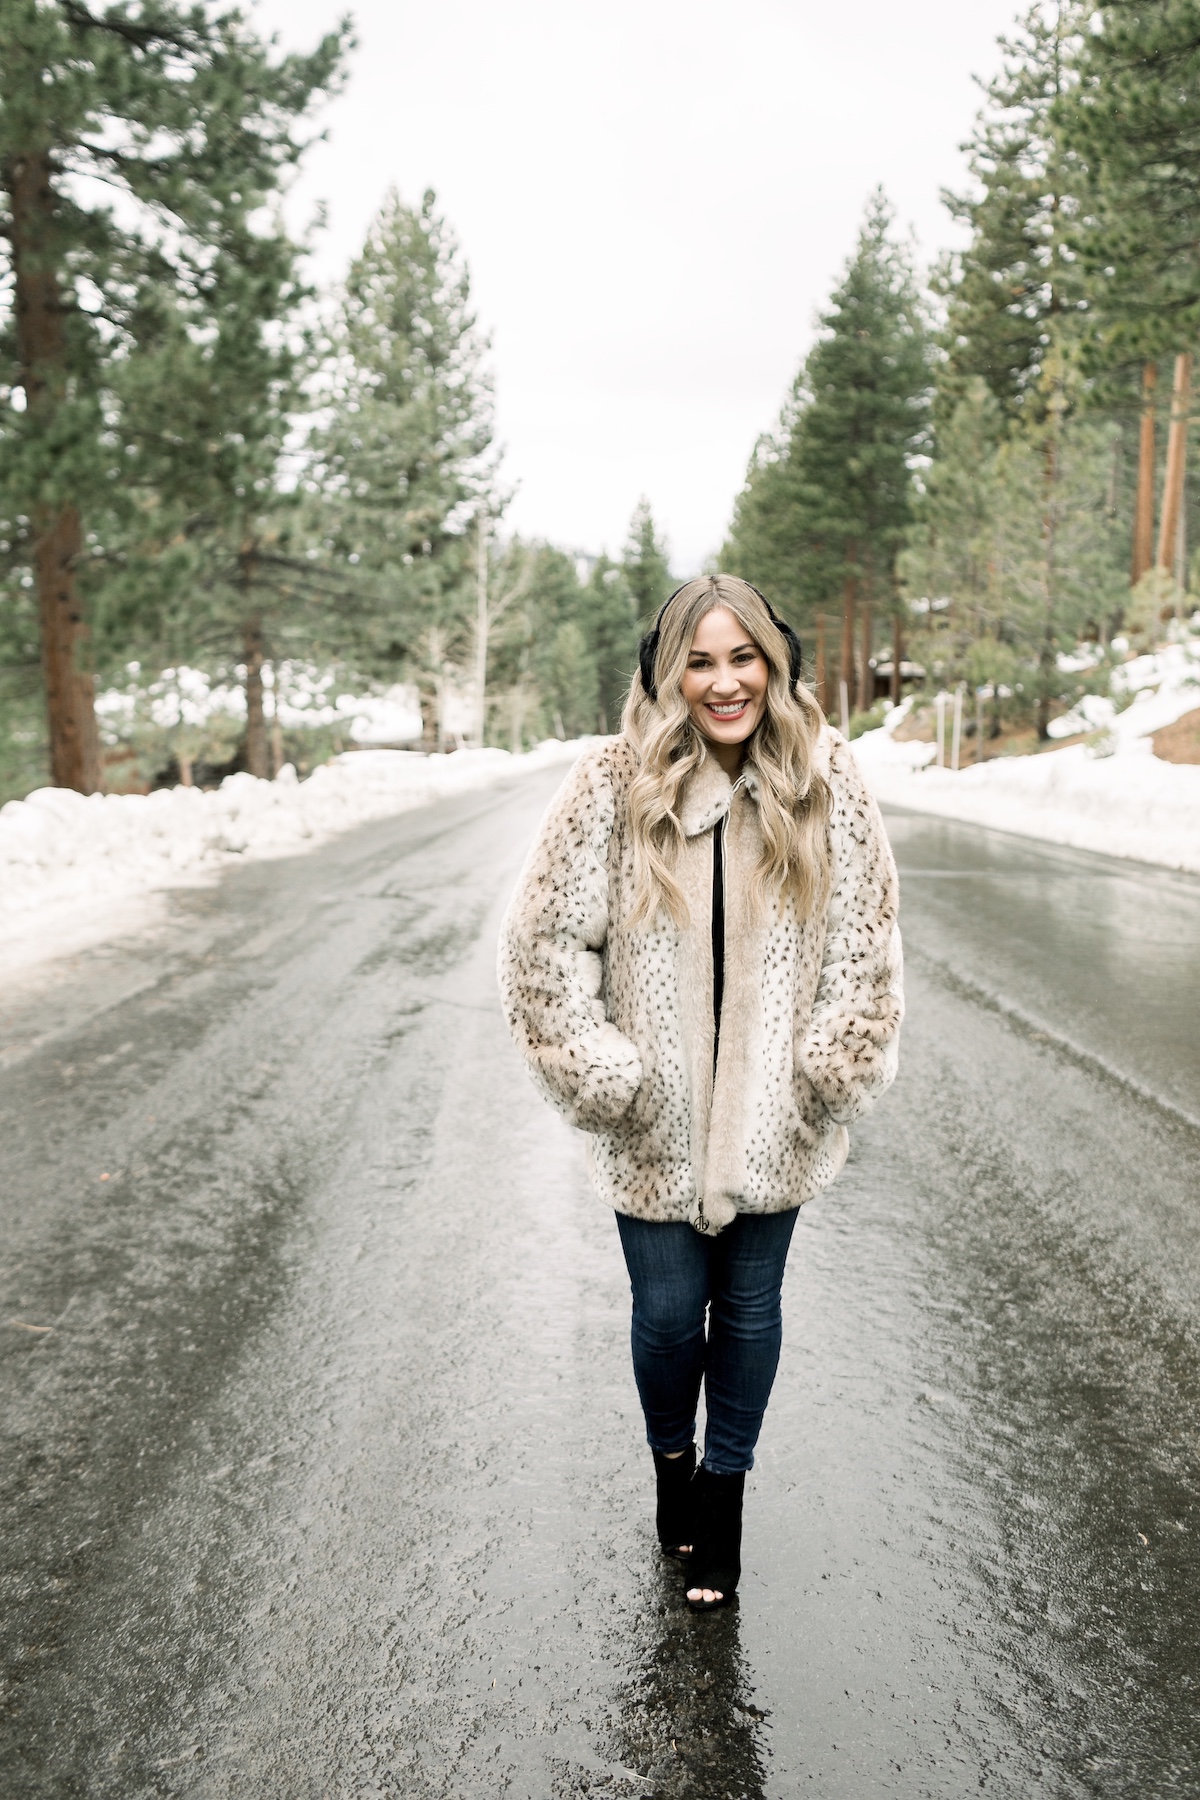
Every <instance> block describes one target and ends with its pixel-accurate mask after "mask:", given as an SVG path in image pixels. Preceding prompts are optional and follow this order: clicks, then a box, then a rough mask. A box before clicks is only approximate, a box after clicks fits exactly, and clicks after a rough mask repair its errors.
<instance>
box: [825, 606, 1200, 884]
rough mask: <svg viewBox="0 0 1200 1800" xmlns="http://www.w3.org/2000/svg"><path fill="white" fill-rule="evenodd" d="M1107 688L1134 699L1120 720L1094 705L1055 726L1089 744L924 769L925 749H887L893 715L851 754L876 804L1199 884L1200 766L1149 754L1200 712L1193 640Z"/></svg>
mask: <svg viewBox="0 0 1200 1800" xmlns="http://www.w3.org/2000/svg"><path fill="white" fill-rule="evenodd" d="M1113 688H1114V690H1115V691H1116V692H1117V694H1118V695H1119V696H1124V695H1126V694H1131V695H1132V696H1133V698H1132V701H1131V703H1130V704H1129V705H1128V706H1126V707H1124V709H1123V710H1122V711H1120V712H1118V711H1117V710H1116V707H1115V706H1114V705H1113V703H1112V702H1111V701H1103V700H1101V699H1100V698H1099V697H1096V696H1091V697H1088V698H1087V699H1085V700H1083V701H1081V702H1080V703H1079V705H1078V707H1076V708H1074V709H1073V713H1072V714H1068V715H1067V716H1066V718H1065V719H1062V720H1059V721H1057V723H1058V725H1059V728H1060V729H1059V732H1058V733H1057V734H1056V735H1061V736H1069V735H1071V733H1072V732H1074V731H1080V730H1090V731H1094V732H1097V733H1098V734H1102V735H1098V736H1097V738H1096V740H1095V741H1094V742H1093V743H1091V744H1072V745H1068V746H1066V747H1065V748H1064V749H1061V750H1054V751H1044V752H1043V753H1042V754H1040V755H1037V756H998V757H996V758H995V759H994V760H993V761H991V762H984V763H982V764H973V765H972V766H971V767H970V768H966V769H961V770H959V771H958V772H957V773H955V772H954V771H952V770H950V769H938V768H933V767H931V766H929V765H930V764H931V763H932V762H933V760H934V751H933V748H932V746H931V745H929V744H897V743H895V742H894V741H893V739H892V732H893V731H894V729H895V724H896V723H898V721H897V720H896V719H895V714H894V713H893V714H889V715H888V718H887V719H886V721H885V722H884V724H883V725H882V726H881V727H880V728H879V729H878V730H876V731H868V732H864V734H863V736H862V737H860V738H856V739H855V740H854V742H853V744H852V745H851V749H852V750H853V751H854V754H855V756H856V758H857V760H858V763H859V767H860V768H861V769H862V772H863V776H864V778H865V780H866V782H867V785H868V786H869V787H870V788H871V791H872V792H873V793H874V795H875V797H876V799H877V800H879V801H881V802H883V803H884V804H891V805H893V806H903V807H908V808H910V809H911V810H913V811H914V812H924V813H936V814H938V815H939V816H940V817H942V818H947V819H962V820H965V821H967V822H969V823H971V824H976V825H988V826H991V827H993V828H994V829H996V830H998V831H1012V832H1017V833H1019V834H1020V835H1021V836H1024V837H1033V838H1041V839H1043V840H1046V841H1048V842H1050V843H1055V844H1067V845H1070V846H1072V847H1073V848H1074V849H1077V850H1097V851H1101V852H1102V853H1104V854H1106V855H1108V856H1122V857H1129V858H1131V859H1132V860H1134V861H1136V862H1149V863H1160V864H1162V865H1163V866H1165V867H1166V868H1170V869H1184V870H1189V871H1192V872H1193V873H1200V764H1186V763H1168V762H1163V761H1160V760H1159V758H1158V757H1156V756H1155V755H1154V754H1153V746H1152V745H1151V743H1150V737H1151V734H1152V733H1153V732H1155V731H1159V730H1161V729H1162V728H1163V727H1164V726H1166V725H1171V724H1173V723H1174V721H1175V720H1176V719H1178V718H1180V717H1182V715H1183V714H1184V713H1187V712H1190V711H1192V709H1193V708H1195V707H1200V641H1198V640H1196V639H1192V640H1191V641H1189V642H1185V643H1179V644H1170V645H1168V646H1166V647H1165V648H1164V649H1162V650H1159V651H1156V652H1154V653H1153V654H1152V655H1147V656H1139V657H1137V658H1135V659H1134V660H1133V661H1131V662H1128V663H1124V664H1122V665H1121V667H1120V668H1119V669H1118V670H1117V671H1116V672H1115V674H1114V677H1113ZM900 710H901V709H900V708H897V709H896V712H899V711H900ZM1068 722H1070V723H1068ZM1052 730H1053V727H1052ZM914 751H920V752H922V753H923V755H922V757H921V758H920V759H919V760H918V758H917V757H916V756H914V755H913V754H912V753H913V752H914Z"/></svg>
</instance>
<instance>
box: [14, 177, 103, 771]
mask: <svg viewBox="0 0 1200 1800" xmlns="http://www.w3.org/2000/svg"><path fill="white" fill-rule="evenodd" d="M50 175H51V169H50V157H49V154H48V152H46V151H44V150H41V151H34V152H31V153H29V154H27V155H24V156H18V157H15V158H13V160H12V161H11V162H10V163H9V165H8V168H7V169H6V171H5V176H6V186H7V187H8V192H9V197H10V201H11V206H12V222H11V236H10V243H11V246H12V251H11V254H12V264H13V275H14V301H15V306H14V313H15V321H16V336H17V354H18V357H19V359H20V364H21V376H20V379H21V384H22V386H23V387H24V390H25V405H26V410H27V412H28V414H29V422H30V426H31V428H32V430H33V432H34V434H35V435H37V436H38V437H41V438H43V439H44V440H48V439H49V438H50V437H51V435H52V432H53V425H54V420H55V415H56V414H57V413H58V410H59V408H60V406H61V404H62V402H63V399H64V397H65V395H66V390H67V345H66V336H65V333H64V330H63V303H62V295H61V291H60V288H59V282H58V271H57V266H56V263H55V246H54V235H55V211H56V206H57V201H56V196H55V193H54V188H53V185H52V183H51V179H50ZM31 513H32V519H33V528H34V555H33V566H34V581H35V584H36V589H37V599H38V616H39V621H40V627H41V648H42V674H43V680H44V683H45V692H46V718H47V724H48V726H49V735H50V778H51V780H52V781H53V782H54V784H55V786H56V787H69V788H75V789H76V790H77V791H78V792H79V793H81V794H95V793H98V792H99V791H100V790H101V788H102V787H103V771H102V766H101V760H100V733H99V731H98V729H97V726H96V704H95V682H94V681H93V678H92V675H91V672H90V671H89V669H88V668H87V666H86V662H85V652H86V649H87V637H88V632H87V625H86V622H85V620H84V616H83V603H82V600H81V598H80V594H79V577H78V572H77V565H78V562H79V557H80V554H81V552H82V549H83V527H82V524H81V522H80V517H79V509H78V507H77V506H74V505H72V504H71V503H70V502H69V501H65V500H63V499H62V497H61V496H50V497H47V498H45V499H42V500H39V501H35V502H34V504H33V506H32V508H31Z"/></svg>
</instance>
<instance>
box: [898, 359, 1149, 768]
mask: <svg viewBox="0 0 1200 1800" xmlns="http://www.w3.org/2000/svg"><path fill="white" fill-rule="evenodd" d="M1042 381H1043V383H1044V384H1045V386H1046V388H1047V389H1048V390H1049V391H1048V393H1047V394H1046V395H1045V396H1043V397H1041V398H1040V399H1039V403H1038V404H1037V406H1036V407H1035V408H1033V409H1031V411H1030V413H1029V414H1028V416H1026V417H1024V418H1022V419H1021V420H1020V421H1019V422H1018V423H1017V424H1016V425H1014V426H1013V427H1011V428H1010V429H1009V430H1008V432H1007V433H1004V434H1001V433H1000V431H999V430H998V418H997V415H998V413H999V403H998V401H997V400H996V398H995V396H994V395H993V394H992V393H991V391H990V389H989V388H988V387H987V385H986V384H985V382H984V381H983V379H982V377H979V376H976V377H975V379H974V380H973V381H972V383H971V384H970V385H969V387H968V389H967V392H966V394H965V395H964V396H963V398H962V399H961V400H960V401H959V403H958V406H957V407H956V409H955V411H954V412H953V413H952V414H951V415H950V417H949V419H948V420H947V421H946V423H945V425H944V426H943V428H942V429H941V431H940V432H939V434H938V455H937V459H936V460H935V461H934V463H933V464H932V466H931V468H930V469H929V471H928V473H927V475H926V477H925V481H924V487H923V492H922V494H921V497H920V500H919V502H918V505H917V516H916V519H915V521H914V525H913V528H912V531H911V534H910V544H909V548H908V549H907V550H906V551H905V552H904V554H903V555H902V557H901V559H900V570H901V575H902V577H903V581H904V585H905V589H906V591H907V594H908V596H909V598H910V600H912V601H915V602H917V603H918V605H920V607H921V608H922V612H921V613H920V614H918V615H917V618H918V621H919V630H918V634H917V636H916V638H915V640H914V645H913V648H914V652H915V654H916V655H917V656H918V657H919V658H920V659H921V661H923V662H924V663H925V664H926V666H927V667H928V668H929V669H930V670H931V672H932V673H933V675H934V677H935V678H936V680H937V681H938V682H939V683H942V684H943V685H945V684H949V683H951V682H955V681H958V680H963V679H965V680H967V681H968V682H970V683H971V685H973V686H979V685H981V684H984V683H990V684H992V685H993V686H995V685H997V684H998V683H1000V682H1004V683H1005V684H1006V685H1008V686H1009V687H1011V688H1012V689H1013V690H1014V691H1015V692H1016V695H1017V704H1018V706H1020V707H1021V708H1023V709H1024V710H1025V711H1027V712H1032V713H1033V714H1034V716H1035V718H1036V723H1037V728H1038V733H1039V736H1040V737H1042V738H1045V737H1046V736H1047V735H1048V732H1047V727H1048V724H1049V719H1050V709H1051V706H1052V704H1053V702H1054V701H1055V700H1057V699H1060V698H1063V697H1070V696H1071V695H1072V694H1073V693H1074V692H1075V691H1077V690H1078V686H1079V677H1078V676H1077V675H1073V674H1072V673H1071V672H1070V671H1069V670H1064V669H1063V668H1062V666H1061V665H1060V660H1059V659H1060V657H1062V656H1063V654H1064V653H1067V652H1073V651H1074V650H1075V649H1076V647H1077V645H1078V642H1079V640H1080V638H1081V637H1082V636H1084V635H1091V636H1093V637H1102V636H1103V635H1104V633H1105V629H1106V625H1107V622H1108V621H1109V619H1110V618H1111V617H1112V616H1113V615H1114V614H1115V613H1116V612H1117V611H1118V609H1119V607H1120V604H1121V600H1122V597H1123V593H1124V568H1123V563H1124V556H1123V532H1122V527H1121V523H1120V521H1119V519H1118V518H1117V516H1116V514H1115V511H1114V509H1113V507H1112V505H1111V486H1112V467H1113V441H1114V435H1115V433H1116V432H1117V431H1118V429H1119V428H1118V427H1117V426H1116V425H1115V424H1114V423H1112V422H1111V421H1106V420H1104V419H1098V418H1093V417H1091V416H1089V415H1088V414H1087V413H1086V412H1085V411H1083V410H1082V409H1080V408H1078V407H1071V406H1069V405H1068V403H1067V394H1068V393H1069V389H1070V381H1071V376H1070V373H1069V371H1065V370H1064V368H1063V366H1062V361H1061V357H1060V355H1059V353H1057V352H1050V353H1048V355H1047V357H1046V359H1045V366H1044V369H1043V374H1042Z"/></svg>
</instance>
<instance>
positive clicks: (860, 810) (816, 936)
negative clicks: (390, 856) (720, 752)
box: [499, 727, 903, 1234]
mask: <svg viewBox="0 0 1200 1800" xmlns="http://www.w3.org/2000/svg"><path fill="white" fill-rule="evenodd" d="M816 763H817V767H818V769H819V771H820V772H821V773H822V774H823V775H824V776H825V778H826V780H827V781H828V783H829V785H830V788H831V790H832V794H833V809H832V816H831V818H830V823H829V843H830V851H831V858H832V882H831V889H830V895H829V900H828V903H827V904H826V906H825V907H824V909H823V910H822V911H821V912H820V913H819V914H815V915H813V916H811V917H808V918H800V917H798V916H797V914H796V911H795V908H794V906H792V905H791V904H790V903H789V905H788V906H787V907H786V908H784V909H783V910H782V911H781V912H771V911H768V912H767V914H766V916H764V917H763V918H761V919H759V918H755V917H753V916H752V915H751V908H750V905H749V899H748V876H749V874H750V872H751V871H752V870H753V868H754V867H755V866H756V864H757V862H758V858H759V854H760V851H761V845H762V838H761V834H760V831H759V826H758V808H757V804H756V801H755V794H756V792H757V782H756V778H755V773H754V768H753V764H752V763H749V762H748V763H747V766H746V769H745V771H744V773H743V775H742V777H741V778H740V779H739V781H738V782H737V783H736V784H733V783H731V782H730V780H729V777H728V776H727V775H726V774H725V773H724V771H723V770H722V769H721V767H720V766H719V764H718V763H717V762H716V761H715V759H714V758H712V757H706V758H705V759H704V760H703V761H702V762H701V763H700V764H699V766H698V767H697V769H696V770H695V771H694V772H693V774H692V775H691V777H690V778H689V780H688V783H687V785H686V787H685V789H684V793H683V796H682V800H681V804H680V812H679V817H680V822H681V824H682V827H683V831H684V846H683V850H682V852H681V855H680V859H679V865H678V867H677V871H676V873H677V878H678V879H679V881H680V884H681V886H682V888H683V892H684V896H685V898H686V900H687V904H688V910H689V914H690V923H689V924H688V926H687V928H686V929H682V930H681V929H679V928H677V927H676V926H675V925H673V924H670V923H664V922H660V923H659V924H658V925H657V926H656V927H655V928H648V927H646V926H637V927H634V926H631V925H630V924H629V919H630V916H631V914H632V911H633V907H634V898H635V896H634V881H633V855H632V847H631V844H630V841H629V836H628V832H627V829H626V825H625V819H624V795H625V793H626V792H627V791H628V786H629V782H630V780H631V778H632V776H633V774H634V770H635V762H634V753H633V751H632V749H631V748H630V746H629V745H628V744H627V743H626V741H625V739H624V738H623V737H616V738H607V739H605V740H604V741H603V742H602V743H600V744H598V745H596V746H595V747H594V748H592V749H590V750H588V751H587V752H585V754H584V755H583V756H582V757H581V758H580V759H579V761H578V762H577V763H576V764H575V766H574V768H573V770H572V771H571V774H570V775H569V776H568V777H567V779H566V781H565V782H564V783H563V786H562V788H561V789H560V790H559V793H558V795H557V797H556V799H555V800H554V802H553V804H552V805H551V807H550V811H549V812H548V814H547V816H546V819H545V821H544V822H543V825H542V828H541V832H540V834H539V836H538V838H537V841H536V843H535V844H534V847H533V851H532V853H531V855H530V857H529V860H528V862H527V863H526V866H525V868H524V870H523V872H522V874H521V877H520V879H519V881H518V883H517V887H516V891H515V893H514V894H513V897H512V901H511V903H510V905H509V908H508V911H507V914H506V915H505V919H504V924H503V927H502V929H501V939H500V969H499V973H500V988H501V994H502V998H503V1002H504V1010H505V1013H506V1016H507V1018H508V1023H509V1027H510V1029H511V1031H512V1034H513V1037H514V1039H515V1040H516V1043H517V1045H518V1048H519V1049H520V1050H521V1052H522V1054H523V1055H524V1057H525V1059H526V1061H527V1063H528V1065H529V1068H530V1071H531V1072H532V1075H533V1078H534V1081H535V1082H536V1084H537V1086H538V1087H539V1088H540V1089H541V1091H542V1093H543V1094H544V1095H545V1097H546V1098H547V1099H548V1100H549V1101H550V1102H551V1104H552V1105H554V1106H555V1107H557V1108H558V1110H559V1111H560V1112H561V1113H563V1114H564V1115H565V1116H566V1118H568V1119H569V1120H570V1121H571V1123H572V1124H574V1125H577V1126H579V1127H580V1128H581V1129H582V1130H583V1131H586V1132H589V1133H591V1134H592V1135H591V1141H590V1159H589V1160H590V1166H591V1172H592V1178H593V1181H594V1184H595V1187H596V1190H597V1192H598V1194H599V1195H600V1197H601V1198H602V1199H603V1200H605V1201H606V1202H607V1203H608V1204H609V1205H610V1206H613V1207H615V1208H616V1210H617V1211H618V1212H623V1213H629V1214H632V1215H633V1216H634V1217H636V1218H642V1219H656V1220H686V1221H687V1222H688V1223H690V1224H691V1225H693V1226H695V1228H696V1229H697V1230H698V1231H702V1232H706V1233H709V1234H715V1233H717V1232H719V1231H721V1230H722V1229H723V1228H724V1227H725V1226H726V1225H728V1224H729V1223H730V1221H731V1220H732V1219H733V1218H734V1217H735V1216H736V1215H737V1214H738V1213H739V1212H750V1213H770V1212H784V1211H786V1210H787V1209H788V1208H791V1207H796V1206H800V1205H801V1204H803V1202H804V1201H805V1200H808V1199H810V1198H811V1197H812V1196H813V1195H814V1194H816V1193H818V1192H820V1190H821V1189H822V1188H824V1187H827V1186H828V1184H829V1183H830V1182H831V1181H832V1180H833V1179H834V1177H835V1176H836V1175H837V1173H838V1171H839V1169H840V1168H841V1167H842V1164H843V1163H844V1162H845V1160H846V1153H847V1149H848V1146H849V1139H848V1135H847V1130H846V1127H847V1126H848V1125H849V1124H850V1123H851V1122H852V1121H853V1120H854V1119H857V1118H858V1117H860V1115H861V1114H862V1113H864V1112H865V1111H866V1110H867V1108H868V1107H869V1106H870V1105H871V1104H872V1102H873V1101H874V1100H876V1099H877V1098H878V1096H879V1095H880V1094H882V1093H883V1091H884V1089H885V1088H886V1087H887V1086H888V1085H889V1083H890V1082H891V1081H892V1079H893V1077H894V1075H895V1072H896V1057H897V1048H898V1037H899V1030H900V1020H901V1016H902V1014H903V999H902V990H901V958H900V935H899V931H898V929H897V923H896V917H897V905H898V896H897V886H896V869H895V864H894V863H893V861H892V855H891V851H890V849H889V847H888V842H887V838H886V836H885V834H884V829H883V821H882V819H881V818H880V816H879V809H878V808H877V806H876V805H875V802H874V800H873V799H872V798H871V796H870V794H869V793H868V792H867V789H866V787H865V786H864V784H863V780H862V777H861V775H860V774H859V771H858V767H857V765H856V763H855V761H854V758H853V756H852V754H851V752H850V750H849V748H848V746H847V744H846V742H845V740H844V739H843V738H842V737H841V736H840V734H839V733H838V732H836V731H834V730H833V729H832V728H830V727H825V728H824V729H823V730H822V733H821V737H820V739H819V741H818V745H817V755H816ZM722 818H727V820H728V823H727V825H726V827H725V835H724V866H725V984H724V996H723V1001H722V1007H721V1026H720V1033H719V1054H718V1055H717V1057H716V1071H715V1077H714V1070H713V1063H714V1056H713V1048H714V1023H713V952H712V867H713V865H712V858H713V828H714V826H715V825H716V824H717V822H718V820H720V819H722Z"/></svg>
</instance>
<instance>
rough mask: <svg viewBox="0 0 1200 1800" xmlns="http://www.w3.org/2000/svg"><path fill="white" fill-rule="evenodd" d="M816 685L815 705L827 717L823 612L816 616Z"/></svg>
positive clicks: (827, 695)
mask: <svg viewBox="0 0 1200 1800" xmlns="http://www.w3.org/2000/svg"><path fill="white" fill-rule="evenodd" d="M816 683H817V705H818V706H819V707H820V708H821V711H822V712H823V713H825V714H826V715H828V713H829V694H828V692H827V688H828V685H829V684H828V680H827V678H826V673H825V614H824V613H823V612H822V613H818V614H817V663H816Z"/></svg>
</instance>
